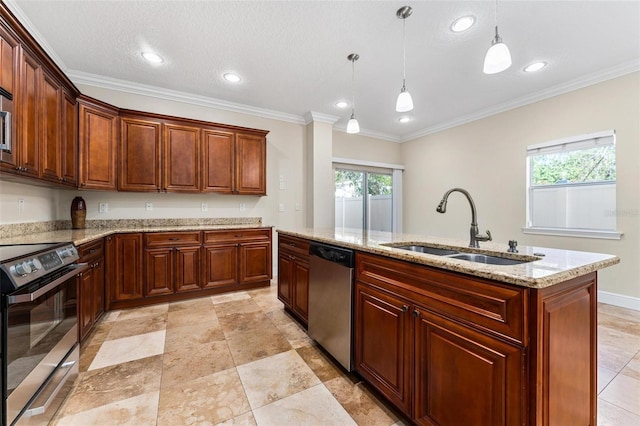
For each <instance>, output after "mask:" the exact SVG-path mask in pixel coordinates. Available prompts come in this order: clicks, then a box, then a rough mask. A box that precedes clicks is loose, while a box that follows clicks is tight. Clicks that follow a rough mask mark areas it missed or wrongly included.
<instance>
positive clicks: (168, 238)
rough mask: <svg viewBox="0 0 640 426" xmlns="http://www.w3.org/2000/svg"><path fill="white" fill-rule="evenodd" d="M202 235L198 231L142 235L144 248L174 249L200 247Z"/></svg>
mask: <svg viewBox="0 0 640 426" xmlns="http://www.w3.org/2000/svg"><path fill="white" fill-rule="evenodd" d="M201 241H202V234H201V233H200V231H185V232H153V233H148V234H145V235H144V243H145V246H146V247H175V246H188V245H200V242H201Z"/></svg>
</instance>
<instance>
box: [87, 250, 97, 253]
mask: <svg viewBox="0 0 640 426" xmlns="http://www.w3.org/2000/svg"><path fill="white" fill-rule="evenodd" d="M97 251H98V249H91V250H89V253H95V252H97Z"/></svg>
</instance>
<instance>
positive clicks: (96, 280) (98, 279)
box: [93, 257, 105, 320]
mask: <svg viewBox="0 0 640 426" xmlns="http://www.w3.org/2000/svg"><path fill="white" fill-rule="evenodd" d="M95 265H96V266H95V267H94V268H93V275H94V276H93V302H94V308H93V314H94V320H97V319H98V318H100V317H101V316H102V314H103V313H104V305H105V303H104V290H105V287H104V257H101V258H99V259H98V260H97V261H96V263H95Z"/></svg>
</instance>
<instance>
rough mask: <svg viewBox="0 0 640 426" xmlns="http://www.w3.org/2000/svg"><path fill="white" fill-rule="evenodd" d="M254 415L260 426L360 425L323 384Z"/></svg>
mask: <svg viewBox="0 0 640 426" xmlns="http://www.w3.org/2000/svg"><path fill="white" fill-rule="evenodd" d="M253 415H254V417H255V418H256V423H257V424H258V425H259V426H272V425H273V426H282V425H345V426H346V425H355V424H356V423H355V422H354V421H353V419H352V418H351V416H349V414H348V413H347V412H346V411H345V409H344V408H342V406H341V405H340V404H339V403H338V401H336V399H335V398H334V397H333V396H332V395H331V393H330V392H329V391H328V390H327V388H326V387H324V385H322V384H319V385H316V386H314V387H312V388H309V389H306V390H304V391H302V392H298V393H296V394H293V395H291V396H289V397H287V398H284V399H281V400H279V401H276V402H273V403H271V404H269V405H265V406H264V407H260V408H258V409H257V410H254V411H253Z"/></svg>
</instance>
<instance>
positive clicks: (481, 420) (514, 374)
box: [414, 308, 525, 426]
mask: <svg viewBox="0 0 640 426" xmlns="http://www.w3.org/2000/svg"><path fill="white" fill-rule="evenodd" d="M414 314H415V315H414V330H415V358H414V359H415V367H414V368H415V378H414V380H415V396H414V404H415V405H414V418H415V420H416V421H417V422H418V423H419V424H426V425H435V424H437V425H443V426H447V425H455V426H457V425H471V424H472V425H478V426H482V425H486V426H497V425H521V424H523V422H524V421H525V419H524V415H523V414H524V410H523V405H522V404H523V394H522V385H523V378H522V374H523V371H524V365H523V359H524V357H523V351H522V350H521V349H520V348H519V347H517V346H513V345H510V344H507V343H504V342H502V341H501V340H498V339H496V338H493V337H489V336H487V335H485V334H482V333H479V332H477V331H475V330H472V329H470V328H468V327H465V326H461V325H459V324H458V323H454V322H452V321H449V320H447V319H445V318H443V317H440V316H438V315H435V314H432V313H430V312H429V311H426V310H424V309H420V308H416V309H415V311H414Z"/></svg>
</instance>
